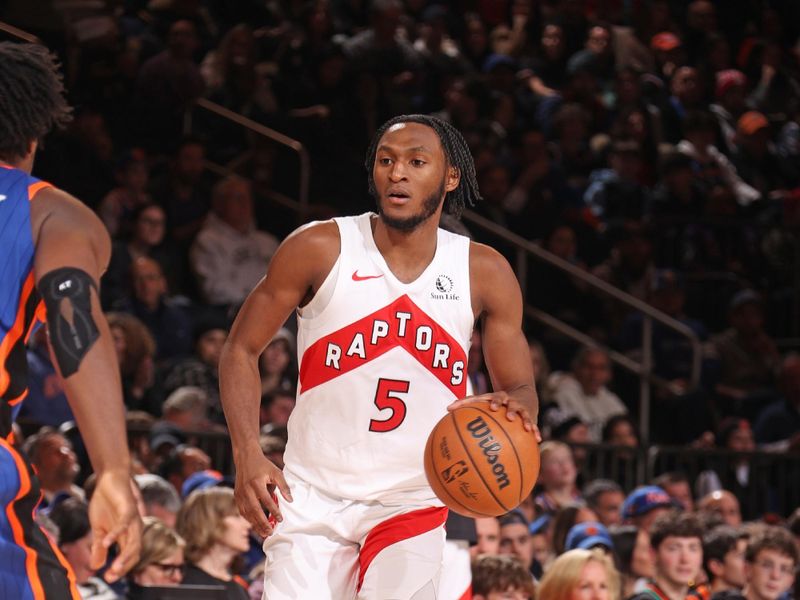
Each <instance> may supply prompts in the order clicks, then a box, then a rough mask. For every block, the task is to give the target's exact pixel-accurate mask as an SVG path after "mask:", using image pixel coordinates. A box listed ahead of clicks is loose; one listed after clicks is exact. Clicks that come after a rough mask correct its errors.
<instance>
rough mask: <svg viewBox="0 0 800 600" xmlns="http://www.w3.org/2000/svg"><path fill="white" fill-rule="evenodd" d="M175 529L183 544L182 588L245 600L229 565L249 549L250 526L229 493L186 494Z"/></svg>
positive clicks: (217, 490)
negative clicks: (204, 588) (215, 590)
mask: <svg viewBox="0 0 800 600" xmlns="http://www.w3.org/2000/svg"><path fill="white" fill-rule="evenodd" d="M175 528H176V529H177V530H178V533H179V534H180V535H181V536H182V537H183V539H185V540H186V562H187V563H189V564H188V565H187V567H186V573H185V575H184V578H183V583H184V584H188V585H208V586H221V587H223V588H225V592H226V598H228V600H249V597H248V595H247V590H246V584H245V583H244V582H243V581H242V579H241V578H240V577H238V576H236V575H235V574H234V573H233V569H232V563H233V561H234V559H235V558H236V557H237V556H239V555H240V554H242V553H244V552H247V551H248V550H249V549H250V537H249V536H250V529H251V525H250V523H248V521H247V520H246V519H245V518H244V517H243V516H241V515H240V514H239V509H237V508H236V503H235V501H234V499H233V490H232V489H230V488H227V487H210V488H206V489H201V490H197V491H194V492H192V493H191V494H189V496H188V497H187V498H186V501H185V503H184V505H183V506H182V507H181V510H180V511H179V512H178V520H177V522H176V525H175Z"/></svg>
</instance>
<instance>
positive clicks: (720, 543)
mask: <svg viewBox="0 0 800 600" xmlns="http://www.w3.org/2000/svg"><path fill="white" fill-rule="evenodd" d="M745 538H746V535H745V534H744V533H743V532H741V531H739V530H737V529H736V528H735V527H731V526H730V525H720V526H719V527H715V528H714V529H712V530H711V531H709V532H708V533H707V534H705V535H704V536H703V568H704V569H705V570H706V573H708V578H709V579H713V576H712V574H711V569H709V568H708V564H709V562H711V561H712V560H717V561H719V562H722V561H724V560H725V555H726V554H727V553H728V552H730V551H732V550H735V549H736V542H738V541H739V540H743V539H745Z"/></svg>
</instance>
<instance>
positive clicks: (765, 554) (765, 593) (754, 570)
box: [746, 548, 795, 600]
mask: <svg viewBox="0 0 800 600" xmlns="http://www.w3.org/2000/svg"><path fill="white" fill-rule="evenodd" d="M794 568H795V564H794V561H793V560H792V559H791V558H789V557H788V556H786V555H785V554H782V553H781V552H778V551H776V550H770V549H767V548H765V549H763V550H761V552H759V553H758V554H757V555H756V559H755V560H754V561H753V563H752V564H749V563H748V564H747V566H746V569H747V579H748V583H747V587H748V588H749V590H750V591H751V592H754V593H753V594H752V595H753V597H755V598H761V599H763V600H776V599H777V598H779V597H780V596H781V595H782V594H783V593H784V592H785V591H786V590H788V589H789V588H790V587H791V585H792V583H793V582H794Z"/></svg>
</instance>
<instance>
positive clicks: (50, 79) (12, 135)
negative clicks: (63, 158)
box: [0, 42, 72, 160]
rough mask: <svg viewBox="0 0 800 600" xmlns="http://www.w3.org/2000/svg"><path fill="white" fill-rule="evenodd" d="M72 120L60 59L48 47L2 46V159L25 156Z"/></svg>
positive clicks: (0, 115)
mask: <svg viewBox="0 0 800 600" xmlns="http://www.w3.org/2000/svg"><path fill="white" fill-rule="evenodd" d="M71 118H72V109H71V108H70V107H69V105H68V104H67V101H66V99H65V98H64V82H63V78H62V76H61V74H60V73H59V71H58V63H57V61H56V58H55V57H54V56H53V55H52V54H50V52H49V51H48V50H47V49H46V48H45V47H44V46H38V45H36V44H16V43H12V42H2V43H0V158H4V159H6V160H11V159H15V158H20V157H23V156H25V155H26V154H27V153H28V150H29V149H30V143H31V142H33V141H36V140H39V139H41V138H42V137H43V136H44V135H45V134H47V133H48V132H49V131H50V130H51V129H52V128H53V127H63V126H64V125H66V124H67V123H69V121H70V120H71Z"/></svg>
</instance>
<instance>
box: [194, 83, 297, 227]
mask: <svg viewBox="0 0 800 600" xmlns="http://www.w3.org/2000/svg"><path fill="white" fill-rule="evenodd" d="M194 106H197V107H199V108H202V109H205V110H207V111H209V112H212V113H214V114H216V115H219V116H220V117H223V118H225V119H228V120H229V121H233V122H234V123H236V124H237V125H241V126H242V127H244V128H246V129H249V130H250V131H252V132H253V133H257V134H259V135H261V136H264V137H266V138H269V139H271V140H272V141H274V142H276V143H278V144H280V145H282V146H285V147H287V148H289V149H290V150H292V151H293V152H295V153H296V154H297V158H298V159H299V161H300V184H299V193H298V201H299V203H300V209H299V212H300V213H301V214H303V215H307V214H308V190H309V182H310V180H311V157H310V156H309V154H308V150H306V147H305V146H304V145H303V144H302V143H301V142H299V141H297V140H295V139H293V138H290V137H288V136H286V135H284V134H282V133H280V132H279V131H275V130H274V129H270V128H269V127H267V126H266V125H262V124H261V123H258V122H256V121H253V120H252V119H249V118H247V117H245V116H244V115H241V114H239V113H237V112H234V111H232V110H229V109H227V108H225V107H224V106H222V105H220V104H217V103H216V102H212V101H211V100H209V99H208V98H198V99H197V100H195V102H194ZM184 131H185V132H186V133H189V132H190V131H191V109H190V110H188V111H187V112H186V119H185V122H184Z"/></svg>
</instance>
